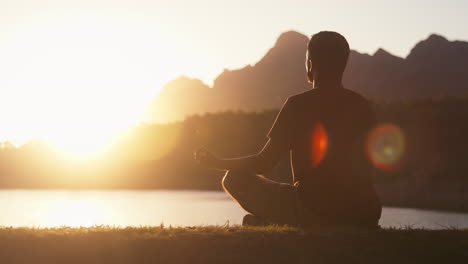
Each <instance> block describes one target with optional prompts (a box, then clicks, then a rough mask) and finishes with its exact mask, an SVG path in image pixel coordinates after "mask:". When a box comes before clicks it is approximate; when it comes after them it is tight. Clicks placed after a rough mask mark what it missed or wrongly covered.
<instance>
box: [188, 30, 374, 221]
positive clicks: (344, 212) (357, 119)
mask: <svg viewBox="0 0 468 264" xmlns="http://www.w3.org/2000/svg"><path fill="white" fill-rule="evenodd" d="M348 57H349V45H348V43H347V41H346V39H345V38H344V37H343V36H342V35H340V34H338V33H336V32H329V31H323V32H319V33H317V34H315V35H313V36H312V38H311V40H310V41H309V44H308V47H307V52H306V71H307V77H308V80H309V82H310V83H312V84H313V89H311V90H309V91H307V92H304V93H302V94H298V95H294V96H291V97H289V98H288V99H287V100H286V102H285V104H284V105H283V107H282V109H281V111H280V113H279V114H278V116H277V118H276V121H275V123H274V124H273V127H272V128H271V130H270V132H269V133H268V138H269V140H268V141H267V143H266V144H265V146H264V147H263V149H262V150H261V151H260V152H259V153H258V154H255V155H251V156H245V157H239V158H234V159H220V158H217V157H216V156H214V155H213V154H211V153H210V152H209V151H207V150H205V149H200V150H198V151H197V152H196V153H195V158H196V160H197V161H198V162H199V163H200V164H201V165H203V166H207V167H212V168H219V169H226V170H228V171H227V173H226V175H225V176H224V179H223V182H222V183H223V187H224V189H225V190H226V192H227V193H229V194H230V195H231V197H232V198H233V199H234V200H236V201H237V202H238V203H239V204H240V205H241V206H242V207H243V208H244V209H245V210H246V211H247V212H249V213H250V214H251V215H250V216H249V215H247V216H246V217H244V223H246V224H249V223H250V222H253V220H258V219H264V220H265V221H266V222H269V223H277V224H291V225H306V226H307V225H315V224H322V225H328V224H330V225H347V226H363V227H377V226H378V221H379V219H380V215H381V210H382V207H381V204H380V201H379V199H378V197H377V195H376V193H375V190H374V188H373V185H372V182H371V174H372V166H371V164H370V163H369V162H368V161H367V159H366V156H365V150H364V145H365V139H366V136H367V134H368V132H369V131H370V130H371V128H372V127H373V126H375V123H376V120H375V115H374V113H373V111H372V109H371V106H370V103H369V102H368V101H367V100H366V99H364V98H363V97H362V96H360V95H359V94H357V93H355V92H352V91H350V90H347V89H345V88H344V87H343V86H342V76H343V72H344V69H345V67H346V64H347V61H348ZM288 152H289V153H290V158H291V167H292V172H293V182H294V185H291V184H286V183H278V182H274V181H272V180H269V179H267V178H265V177H263V176H261V174H263V173H265V172H267V171H269V170H271V169H272V168H273V167H274V166H275V165H276V164H277V163H278V161H279V160H280V159H281V157H282V156H283V155H284V154H285V153H288ZM252 215H253V216H252Z"/></svg>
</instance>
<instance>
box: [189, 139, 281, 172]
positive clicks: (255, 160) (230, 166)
mask: <svg viewBox="0 0 468 264" xmlns="http://www.w3.org/2000/svg"><path fill="white" fill-rule="evenodd" d="M287 151H289V147H288V145H287V144H284V143H282V142H278V141H274V140H272V139H269V140H268V141H267V143H266V144H265V146H264V147H263V149H262V150H261V151H260V152H259V153H257V154H254V155H250V156H244V157H238V158H231V159H219V158H217V157H216V156H214V155H213V154H211V153H210V152H209V151H207V150H205V149H200V150H198V151H197V152H196V153H195V159H196V160H197V162H198V163H199V164H200V165H202V166H205V167H210V168H216V169H222V170H245V171H249V172H252V173H257V174H260V173H265V172H267V171H268V170H271V169H272V168H273V167H274V166H275V165H276V164H277V163H278V162H279V160H280V159H281V158H282V156H283V155H284V154H285V153H287Z"/></svg>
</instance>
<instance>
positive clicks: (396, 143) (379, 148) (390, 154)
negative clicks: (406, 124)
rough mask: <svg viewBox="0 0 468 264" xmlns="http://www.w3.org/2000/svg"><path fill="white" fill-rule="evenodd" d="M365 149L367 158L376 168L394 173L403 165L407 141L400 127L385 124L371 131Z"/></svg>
mask: <svg viewBox="0 0 468 264" xmlns="http://www.w3.org/2000/svg"><path fill="white" fill-rule="evenodd" d="M365 148H366V154H367V158H368V159H369V161H370V162H371V163H372V164H373V165H374V166H375V167H376V168H378V169H381V170H383V171H393V170H395V169H397V168H398V167H399V166H400V165H401V162H402V160H403V156H404V154H405V151H406V140H405V136H404V134H403V132H402V131H401V129H400V128H399V127H398V126H396V125H393V124H384V125H380V126H377V127H376V128H374V129H373V130H372V131H370V133H369V135H368V137H367V141H366V145H365Z"/></svg>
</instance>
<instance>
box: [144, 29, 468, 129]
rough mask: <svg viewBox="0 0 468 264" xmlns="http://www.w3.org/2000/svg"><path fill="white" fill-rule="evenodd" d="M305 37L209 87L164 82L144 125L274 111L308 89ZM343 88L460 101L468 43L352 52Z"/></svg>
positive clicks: (467, 82)
mask: <svg viewBox="0 0 468 264" xmlns="http://www.w3.org/2000/svg"><path fill="white" fill-rule="evenodd" d="M307 42H308V37H307V36H305V35H303V34H301V33H299V32H296V31H287V32H284V33H282V34H281V35H280V36H279V37H278V38H277V40H276V42H275V44H274V45H273V47H272V48H270V49H269V50H268V51H267V52H266V53H265V55H264V56H263V57H262V58H261V59H260V60H259V61H258V62H256V63H255V64H253V65H246V66H245V67H243V68H239V69H233V70H230V69H225V70H224V71H223V72H222V73H221V74H220V75H218V77H217V78H216V79H215V80H214V82H213V86H212V87H209V86H208V85H206V84H204V83H203V82H201V81H200V80H197V79H192V78H188V77H179V78H177V79H175V80H172V81H169V82H168V83H167V84H166V85H164V87H163V88H162V89H161V90H160V92H159V94H158V95H157V96H156V98H154V99H153V101H152V102H151V103H150V104H149V105H148V107H147V111H146V113H145V116H146V118H145V121H146V122H168V121H174V120H181V119H183V118H184V117H186V116H188V115H193V114H203V113H206V112H216V111H226V110H234V111H236V110H242V111H262V110H265V109H273V108H279V107H280V106H281V105H282V104H283V102H284V101H285V100H286V98H287V97H289V96H291V95H293V94H297V93H300V92H303V91H306V90H307V89H310V84H309V83H308V82H307V78H306V74H305V69H304V60H305V51H306V47H307ZM343 83H344V86H345V87H346V88H348V89H350V90H354V91H356V92H359V93H361V94H363V95H364V96H366V97H370V98H377V99H384V100H402V99H424V98H433V97H440V96H462V95H466V94H467V92H468V42H465V41H449V40H448V39H446V38H445V37H443V36H441V35H438V34H431V35H429V36H428V37H427V38H426V39H424V40H422V41H419V42H418V43H416V45H415V46H414V47H413V48H412V49H411V51H410V53H409V54H408V56H407V57H406V58H402V57H398V56H395V55H393V54H391V53H390V52H388V51H386V50H385V49H383V48H379V49H378V50H377V51H376V52H375V53H374V54H372V55H369V54H367V53H359V52H357V51H355V50H352V51H351V53H350V58H349V61H348V66H347V68H346V71H345V73H344V76H343Z"/></svg>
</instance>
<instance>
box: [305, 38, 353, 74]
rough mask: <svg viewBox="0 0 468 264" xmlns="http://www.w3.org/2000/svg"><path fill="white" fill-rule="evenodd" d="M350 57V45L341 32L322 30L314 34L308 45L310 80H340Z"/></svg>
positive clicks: (307, 56)
mask: <svg viewBox="0 0 468 264" xmlns="http://www.w3.org/2000/svg"><path fill="white" fill-rule="evenodd" d="M348 57H349V45H348V42H347V41H346V39H345V38H344V37H343V36H342V35H340V34H339V33H336V32H332V31H321V32H319V33H317V34H315V35H313V36H312V38H311V39H310V41H309V45H308V47H307V55H306V69H307V77H308V79H309V82H313V81H315V82H317V81H318V80H320V79H321V80H323V81H339V82H341V77H342V76H343V72H344V69H345V67H346V63H347V62H348Z"/></svg>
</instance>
